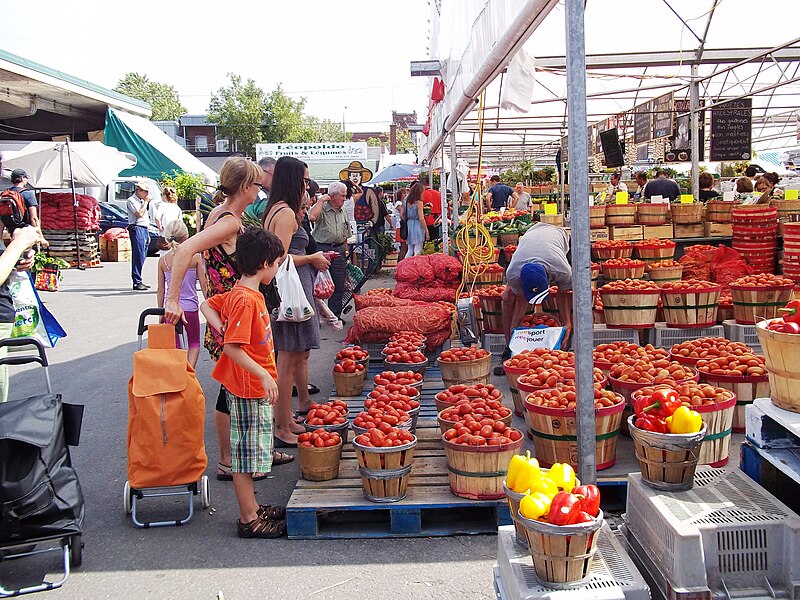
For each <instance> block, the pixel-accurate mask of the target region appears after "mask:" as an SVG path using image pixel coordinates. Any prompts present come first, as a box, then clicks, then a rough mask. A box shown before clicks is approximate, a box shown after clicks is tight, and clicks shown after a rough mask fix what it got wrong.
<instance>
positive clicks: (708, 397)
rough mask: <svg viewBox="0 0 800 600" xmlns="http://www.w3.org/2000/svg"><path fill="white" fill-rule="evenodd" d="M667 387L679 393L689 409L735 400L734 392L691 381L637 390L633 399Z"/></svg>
mask: <svg viewBox="0 0 800 600" xmlns="http://www.w3.org/2000/svg"><path fill="white" fill-rule="evenodd" d="M661 387H667V388H669V389H672V390H675V391H676V392H678V396H679V397H680V400H681V402H682V403H683V404H685V405H686V406H688V407H689V408H694V407H696V406H711V405H714V404H719V403H722V402H727V401H728V400H730V399H731V398H733V392H731V391H730V390H726V389H725V388H721V387H714V386H713V385H709V384H707V383H695V382H694V381H689V382H686V383H675V382H674V381H673V382H669V383H665V384H660V385H657V386H652V387H644V388H641V389H639V390H636V391H635V392H633V394H632V396H631V397H632V398H633V399H636V398H637V397H639V396H649V395H650V394H652V393H653V392H655V391H656V390H657V389H658V388H661Z"/></svg>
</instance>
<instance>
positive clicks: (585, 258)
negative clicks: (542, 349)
mask: <svg viewBox="0 0 800 600" xmlns="http://www.w3.org/2000/svg"><path fill="white" fill-rule="evenodd" d="M566 28H567V90H568V92H567V108H568V115H569V130H568V131H569V164H570V173H569V174H570V182H569V185H570V188H569V190H570V198H574V202H572V205H571V214H572V221H571V225H572V300H573V308H572V322H573V323H572V324H573V330H572V332H573V338H572V340H573V341H572V347H573V349H574V351H575V380H576V381H575V384H576V388H577V395H578V405H577V421H578V427H577V429H578V472H579V477H580V480H581V481H582V482H584V483H594V482H595V481H596V479H597V472H596V466H597V465H596V460H595V446H596V441H595V415H594V384H593V381H592V368H593V366H594V364H593V357H592V351H593V349H594V329H593V327H592V289H591V272H590V269H591V267H590V258H589V202H588V200H587V199H588V198H589V148H588V133H587V130H586V123H587V119H586V40H585V37H584V23H583V0H566Z"/></svg>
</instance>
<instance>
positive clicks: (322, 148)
mask: <svg viewBox="0 0 800 600" xmlns="http://www.w3.org/2000/svg"><path fill="white" fill-rule="evenodd" d="M267 156H271V157H273V158H280V157H281V156H294V157H295V158H299V159H301V160H317V161H322V160H328V161H331V162H335V161H350V160H366V158H367V143H366V142H317V143H307V144H256V160H261V159H262V158H265V157H267Z"/></svg>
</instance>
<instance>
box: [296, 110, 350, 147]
mask: <svg viewBox="0 0 800 600" xmlns="http://www.w3.org/2000/svg"><path fill="white" fill-rule="evenodd" d="M302 129H303V133H302V138H303V139H301V140H297V141H299V142H346V141H347V136H346V135H345V133H344V132H343V131H342V125H341V123H337V122H335V121H331V120H330V119H320V118H319V117H315V116H313V115H304V116H303V125H302Z"/></svg>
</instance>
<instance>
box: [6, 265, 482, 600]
mask: <svg viewBox="0 0 800 600" xmlns="http://www.w3.org/2000/svg"><path fill="white" fill-rule="evenodd" d="M155 268H156V260H155V259H154V258H148V259H147V263H146V265H145V281H146V282H148V283H150V284H151V285H152V286H153V290H152V291H150V292H135V291H132V289H131V280H130V265H129V264H128V263H104V265H103V267H102V268H95V269H87V270H85V271H78V270H75V269H71V270H68V271H65V272H64V280H63V281H62V283H61V286H60V290H59V291H58V292H56V293H42V299H43V301H44V302H45V303H46V304H47V306H48V308H49V309H50V310H51V311H52V312H53V314H54V315H55V316H56V317H57V318H58V319H59V321H60V322H61V324H62V325H63V326H64V328H65V329H66V330H67V333H68V337H66V338H64V339H62V340H60V341H59V342H58V344H57V345H56V347H55V348H54V349H52V350H50V351H49V352H48V357H49V359H50V362H51V366H50V376H51V379H52V382H53V389H54V391H56V392H58V393H60V394H62V395H63V398H64V401H66V402H72V403H79V404H84V405H85V407H86V410H85V415H84V422H83V431H82V438H81V443H80V446H78V447H76V448H73V449H72V458H73V464H74V466H75V468H76V470H77V472H78V475H79V478H80V482H81V485H82V488H83V492H84V495H85V498H86V520H85V523H84V532H83V538H84V542H85V549H84V552H83V565H82V566H81V567H80V568H79V569H77V570H76V571H74V572H73V573H72V574H71V575H70V578H69V580H68V581H67V582H66V584H65V585H64V587H62V588H61V589H59V590H56V591H52V592H47V593H46V594H45V595H44V597H47V598H54V599H57V598H81V599H89V598H91V599H94V598H159V599H167V598H217V597H218V595H219V593H220V592H222V593H223V596H224V598H225V599H228V600H230V599H237V598H293V599H295V598H313V599H340V598H341V599H348V600H358V599H362V598H363V599H369V600H374V599H383V598H391V599H405V598H409V599H416V598H442V597H445V596H446V597H449V598H465V599H477V598H494V597H495V594H494V590H493V586H492V570H491V569H492V565H493V563H494V561H495V558H496V554H497V552H496V537H495V536H493V535H482V536H455V537H446V538H411V539H380V540H337V541H325V540H320V541H299V540H288V539H286V538H283V539H279V540H243V539H239V538H238V537H237V536H236V533H235V520H236V518H237V516H238V511H237V507H236V501H235V497H234V494H233V487H232V485H231V484H230V483H226V482H218V481H217V480H216V479H214V477H213V475H214V467H215V466H216V462H217V458H218V456H217V443H216V437H215V435H214V428H213V410H214V401H215V399H216V395H217V389H218V387H217V384H216V383H215V382H213V381H212V379H211V377H210V371H211V368H212V362H211V361H210V360H209V358H208V354H207V353H206V352H205V350H201V353H200V360H199V362H198V366H197V374H198V378H199V380H200V382H201V384H202V386H203V389H204V390H205V391H206V394H207V395H208V398H207V400H206V428H205V444H206V449H207V452H208V456H209V467H208V470H207V474H208V476H209V478H210V480H211V508H210V509H208V510H201V509H200V508H199V502H197V501H196V502H195V507H196V508H197V512H196V513H195V516H194V517H193V519H192V520H191V521H190V522H189V523H188V524H187V525H185V526H183V527H165V528H160V529H148V530H143V529H137V528H135V527H134V526H133V525H132V523H131V520H130V518H129V517H128V516H126V515H125V514H124V512H123V486H124V483H125V480H126V442H125V440H126V430H127V402H128V397H127V383H128V379H129V377H130V375H131V369H132V362H133V359H132V355H133V353H134V352H135V350H136V349H137V339H136V324H137V319H138V316H139V314H140V313H141V311H142V310H144V309H145V308H148V307H152V306H155V304H156V302H155V291H154V290H155V282H156V275H155ZM370 283H371V284H372V286H374V287H379V286H381V285H390V284H391V283H392V281H391V280H390V279H386V278H384V279H377V280H376V281H375V282H370ZM350 320H351V319H349V318H348V319H347V321H350ZM348 324H349V323H348ZM344 335H345V333H344V332H335V333H334V332H332V331H331V330H330V329H328V328H327V327H323V342H322V348H320V349H319V350H315V351H313V352H312V354H311V360H310V364H309V380H310V381H312V382H313V383H315V384H317V385H318V386H319V387H320V388H321V389H322V392H321V393H320V395H319V396H316V398H318V399H319V400H320V401H324V400H325V399H326V398H327V395H328V393H329V391H330V388H331V384H332V381H331V365H332V362H333V356H334V354H335V353H336V352H337V350H338V349H339V348H340V347H341V344H342V341H343V339H344ZM43 382H44V379H43V376H42V370H41V368H40V367H17V368H14V371H13V375H12V379H11V386H12V387H11V394H10V396H11V397H12V398H19V397H25V396H29V395H33V394H37V393H41V392H42V391H43V390H44V383H43ZM298 477H299V467H298V465H297V461H295V462H294V463H291V464H288V465H281V466H277V467H274V469H273V472H272V474H271V476H270V477H269V479H267V480H264V481H261V482H257V483H256V484H255V488H256V491H257V495H258V499H259V501H260V502H261V503H265V502H269V503H271V504H285V503H286V502H287V501H288V499H289V497H290V495H291V492H292V489H293V487H294V484H295V482H296V480H297V478H298ZM147 506H148V507H149V512H148V513H147V514H149V515H150V516H152V517H156V516H159V517H160V516H164V517H167V516H174V515H178V514H179V513H180V510H181V509H183V508H184V504H182V503H180V502H177V501H173V500H167V499H155V500H150V501H149V502H148V504H147ZM58 565H59V562H58V559H57V558H55V557H54V556H50V557H46V556H41V557H31V558H25V559H19V560H15V561H2V562H0V582H2V584H3V585H4V586H5V587H13V586H15V585H20V584H30V583H31V582H33V583H35V582H36V581H37V577H41V576H42V575H44V574H47V573H50V578H51V579H52V577H53V575H52V573H54V572H55V570H56V569H57V568H58ZM39 581H40V580H39Z"/></svg>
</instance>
